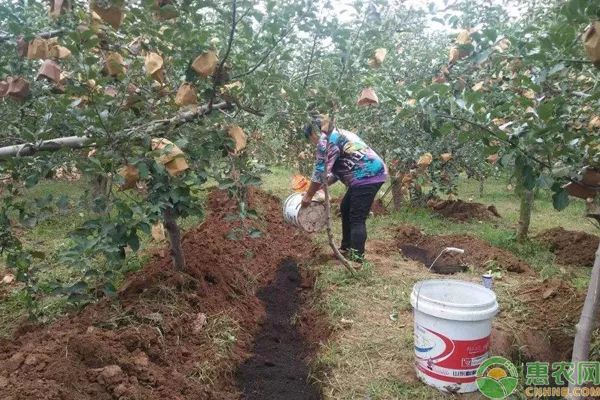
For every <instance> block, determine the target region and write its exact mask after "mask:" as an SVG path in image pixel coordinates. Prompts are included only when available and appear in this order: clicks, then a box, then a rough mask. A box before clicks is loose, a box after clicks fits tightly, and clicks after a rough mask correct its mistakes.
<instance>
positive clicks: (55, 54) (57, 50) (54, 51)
mask: <svg viewBox="0 0 600 400" xmlns="http://www.w3.org/2000/svg"><path fill="white" fill-rule="evenodd" d="M48 56H49V57H50V58H58V59H61V60H62V59H64V58H69V57H70V56H71V50H69V49H67V48H66V47H64V46H60V45H55V46H52V47H50V49H49V50H48Z"/></svg>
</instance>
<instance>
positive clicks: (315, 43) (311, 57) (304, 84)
mask: <svg viewBox="0 0 600 400" xmlns="http://www.w3.org/2000/svg"><path fill="white" fill-rule="evenodd" d="M318 38H319V34H318V33H317V32H315V38H314V39H313V45H312V49H311V50H310V58H309V60H308V69H307V70H306V76H305V77H304V83H303V84H302V88H303V89H305V88H306V84H307V83H308V77H309V75H310V67H311V66H312V62H313V58H314V56H315V48H316V47H317V39H318Z"/></svg>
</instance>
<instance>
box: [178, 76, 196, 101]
mask: <svg viewBox="0 0 600 400" xmlns="http://www.w3.org/2000/svg"><path fill="white" fill-rule="evenodd" d="M175 104H177V105H178V106H180V107H183V106H187V105H190V104H198V94H197V92H196V88H195V87H194V86H193V85H192V84H191V83H188V82H186V83H184V84H182V85H181V86H179V89H177V94H176V95H175Z"/></svg>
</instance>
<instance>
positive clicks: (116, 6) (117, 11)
mask: <svg viewBox="0 0 600 400" xmlns="http://www.w3.org/2000/svg"><path fill="white" fill-rule="evenodd" d="M122 6H123V1H113V0H91V8H92V10H93V11H94V12H95V13H96V14H98V16H99V17H100V18H102V20H103V21H104V22H106V23H107V24H109V25H110V26H112V27H113V29H115V30H116V29H119V27H120V26H121V24H122V23H123V19H124V18H125V14H124V13H123V9H122Z"/></svg>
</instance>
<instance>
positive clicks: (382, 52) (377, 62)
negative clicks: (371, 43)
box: [369, 48, 387, 68]
mask: <svg viewBox="0 0 600 400" xmlns="http://www.w3.org/2000/svg"><path fill="white" fill-rule="evenodd" d="M386 55H387V49H384V48H380V49H376V50H375V54H373V58H371V59H370V60H369V66H371V67H375V68H377V67H380V66H381V64H383V60H385V56H386Z"/></svg>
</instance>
